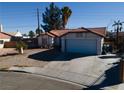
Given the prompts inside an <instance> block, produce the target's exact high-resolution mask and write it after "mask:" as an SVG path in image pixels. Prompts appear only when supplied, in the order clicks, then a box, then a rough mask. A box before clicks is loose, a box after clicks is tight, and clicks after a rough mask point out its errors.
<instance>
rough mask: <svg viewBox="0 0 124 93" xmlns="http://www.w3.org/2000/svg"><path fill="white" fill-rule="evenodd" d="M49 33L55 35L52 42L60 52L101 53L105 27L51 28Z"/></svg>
mask: <svg viewBox="0 0 124 93" xmlns="http://www.w3.org/2000/svg"><path fill="white" fill-rule="evenodd" d="M50 33H51V34H54V35H55V36H56V37H55V42H54V44H55V46H59V47H60V50H61V51H62V52H72V53H82V54H87V55H89V54H101V53H102V47H103V43H104V37H105V35H106V28H105V27H99V28H80V29H65V30H52V31H50Z"/></svg>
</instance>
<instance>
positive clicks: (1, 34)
mask: <svg viewBox="0 0 124 93" xmlns="http://www.w3.org/2000/svg"><path fill="white" fill-rule="evenodd" d="M10 38H11V35H9V34H6V33H4V32H0V39H10Z"/></svg>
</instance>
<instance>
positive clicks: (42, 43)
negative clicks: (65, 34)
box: [38, 32, 55, 48]
mask: <svg viewBox="0 0 124 93" xmlns="http://www.w3.org/2000/svg"><path fill="white" fill-rule="evenodd" d="M54 37H55V35H53V34H51V33H49V32H44V33H41V34H40V35H38V46H39V47H41V48H51V47H52V46H53V42H54Z"/></svg>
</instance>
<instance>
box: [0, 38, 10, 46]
mask: <svg viewBox="0 0 124 93" xmlns="http://www.w3.org/2000/svg"><path fill="white" fill-rule="evenodd" d="M0 40H3V44H0V48H3V47H4V42H9V41H10V39H0Z"/></svg>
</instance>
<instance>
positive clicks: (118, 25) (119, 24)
mask: <svg viewBox="0 0 124 93" xmlns="http://www.w3.org/2000/svg"><path fill="white" fill-rule="evenodd" d="M123 23H124V22H121V21H120V20H118V21H114V24H113V25H112V26H114V31H115V32H116V44H117V49H118V33H119V32H121V30H122V24H123Z"/></svg>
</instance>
